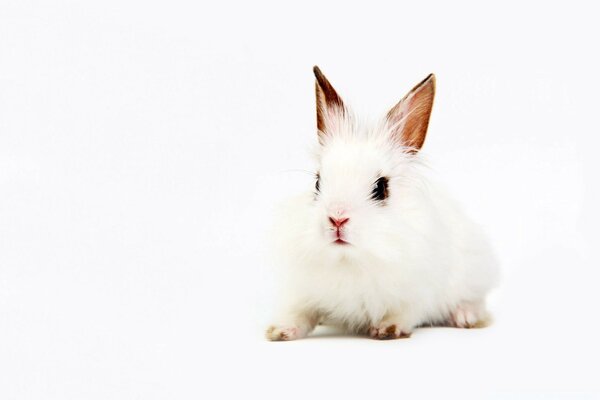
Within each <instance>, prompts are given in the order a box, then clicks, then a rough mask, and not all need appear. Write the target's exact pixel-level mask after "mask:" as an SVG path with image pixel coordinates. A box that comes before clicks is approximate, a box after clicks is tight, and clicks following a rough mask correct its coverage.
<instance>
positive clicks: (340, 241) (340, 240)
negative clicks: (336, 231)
mask: <svg viewBox="0 0 600 400" xmlns="http://www.w3.org/2000/svg"><path fill="white" fill-rule="evenodd" d="M333 243H334V244H338V245H348V244H350V243H348V242H346V241H345V240H344V239H342V238H337V239H336V240H335V241H334V242H333Z"/></svg>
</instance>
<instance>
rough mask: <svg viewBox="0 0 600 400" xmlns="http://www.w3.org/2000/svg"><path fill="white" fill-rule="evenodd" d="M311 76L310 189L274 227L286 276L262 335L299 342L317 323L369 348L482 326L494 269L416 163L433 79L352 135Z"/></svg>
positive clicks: (467, 225) (486, 249)
mask: <svg viewBox="0 0 600 400" xmlns="http://www.w3.org/2000/svg"><path fill="white" fill-rule="evenodd" d="M314 73H315V76H316V95H317V128H318V139H319V146H318V151H317V159H318V169H317V173H316V183H315V187H314V190H312V191H310V192H308V193H306V194H304V195H301V196H299V197H297V198H295V199H293V200H291V201H290V202H289V203H287V204H286V205H284V208H283V210H282V211H281V215H280V216H279V218H278V221H277V224H276V229H275V232H276V235H275V236H276V244H277V250H278V252H277V253H278V254H279V256H280V257H279V262H280V265H281V266H282V267H285V268H286V270H285V275H286V277H287V279H286V280H285V285H284V286H283V290H282V292H283V296H282V299H281V301H280V303H279V306H280V308H281V309H280V312H279V314H278V318H277V319H276V321H275V323H274V324H273V325H272V326H271V327H270V328H269V329H268V330H267V334H266V336H267V338H268V339H270V340H294V339H299V338H302V337H304V336H306V335H307V334H309V333H310V332H311V331H312V330H313V328H314V327H315V326H316V325H317V324H318V323H323V324H332V325H337V326H341V327H344V328H346V329H348V330H350V331H353V332H357V333H363V334H367V333H368V334H370V336H371V337H374V338H378V339H393V338H403V337H408V336H410V335H411V333H412V332H413V330H414V329H415V328H416V327H418V326H421V325H450V326H456V327H460V328H470V327H476V326H483V325H484V324H485V323H486V320H487V318H488V315H487V311H486V307H485V298H486V295H487V293H488V292H489V291H490V289H492V288H493V287H494V286H495V285H496V281H497V276H498V268H497V264H496V261H495V259H494V257H493V254H492V251H491V249H490V246H489V245H488V242H487V240H486V239H485V238H484V235H483V234H482V232H481V230H480V229H479V227H478V226H477V225H475V224H474V223H472V222H471V221H470V220H469V219H468V218H467V217H466V216H465V215H464V214H463V212H462V211H461V210H460V208H459V207H458V206H457V205H456V204H455V202H454V201H453V200H452V199H450V198H449V197H448V196H447V195H446V194H445V193H444V191H443V190H442V189H441V188H439V187H438V186H436V185H435V184H434V183H432V182H430V181H429V180H427V179H426V177H425V175H424V171H423V168H422V162H421V160H420V158H421V156H420V154H419V150H420V148H421V146H422V145H423V142H424V140H425V134H426V132H427V126H428V124H429V116H430V114H431V109H432V105H433V98H434V94H435V77H434V75H433V74H432V75H429V76H428V77H427V78H426V79H425V80H423V81H422V82H421V83H419V84H418V85H417V86H415V87H414V88H413V89H412V90H411V91H410V92H409V93H408V94H407V95H406V96H405V97H404V98H403V99H402V100H401V101H400V102H399V103H398V104H397V105H396V106H394V107H393V108H392V109H391V110H390V111H389V112H388V113H387V115H386V117H385V118H383V119H382V120H381V121H380V122H379V123H377V124H375V125H374V126H363V125H362V124H360V123H359V122H358V120H357V119H356V118H355V117H354V115H353V114H352V112H351V111H350V110H349V109H348V108H347V107H346V105H344V103H343V101H342V100H341V98H340V97H339V95H338V94H337V93H336V91H335V89H334V88H333V87H332V86H331V84H330V83H329V81H328V80H327V79H326V78H325V76H324V75H323V74H322V73H321V71H320V70H319V68H318V67H314Z"/></svg>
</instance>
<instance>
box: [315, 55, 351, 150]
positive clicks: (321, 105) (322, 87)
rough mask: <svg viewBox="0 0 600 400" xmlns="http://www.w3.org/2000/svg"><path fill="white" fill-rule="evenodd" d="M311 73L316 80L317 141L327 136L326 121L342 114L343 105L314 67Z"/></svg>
mask: <svg viewBox="0 0 600 400" xmlns="http://www.w3.org/2000/svg"><path fill="white" fill-rule="evenodd" d="M313 72H314V73H315V77H316V78H317V80H316V82H315V93H316V95H317V129H318V130H319V132H318V133H319V141H320V142H321V143H322V142H323V141H322V136H323V135H326V134H327V120H328V118H331V116H333V115H335V114H337V113H344V103H343V102H342V98H341V97H340V96H339V95H338V94H337V92H336V91H335V89H334V88H333V86H331V83H329V81H328V80H327V78H325V75H323V73H322V72H321V70H320V69H319V67H317V66H316V65H315V66H314V67H313Z"/></svg>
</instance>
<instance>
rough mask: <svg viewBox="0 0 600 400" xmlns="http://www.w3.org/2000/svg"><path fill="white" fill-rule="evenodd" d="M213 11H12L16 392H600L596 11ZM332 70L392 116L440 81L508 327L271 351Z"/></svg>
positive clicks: (224, 6)
mask: <svg viewBox="0 0 600 400" xmlns="http://www.w3.org/2000/svg"><path fill="white" fill-rule="evenodd" d="M213 3H215V4H210V5H209V4H204V3H202V2H198V1H189V2H163V3H160V2H149V1H143V2H142V1H139V2H134V1H103V2H95V4H92V3H91V2H90V4H85V3H84V2H79V1H72V2H42V1H38V2H36V1H5V0H3V1H1V2H0V398H2V399H3V400H9V399H192V398H194V399H201V398H204V399H207V398H226V397H227V398H262V399H272V398H273V399H274V398H283V399H296V398H310V397H316V398H323V397H325V396H328V397H332V398H353V397H356V398H362V399H366V398H386V399H392V398H399V399H401V398H408V397H411V398H414V397H422V396H433V397H435V398H440V396H441V395H445V396H446V397H452V398H453V397H457V398H461V399H465V398H478V399H480V398H517V397H518V396H521V397H522V398H528V399H531V398H569V399H572V398H598V396H600V395H599V390H600V384H599V382H598V369H599V368H598V359H599V358H600V351H599V345H598V342H599V340H600V339H599V334H600V329H599V324H600V322H599V317H598V314H599V313H598V305H600V302H599V300H600V296H599V293H598V281H599V278H600V273H599V272H598V271H599V268H600V265H598V264H599V263H598V257H597V255H596V254H597V252H598V246H597V244H598V243H597V240H594V239H596V236H597V232H596V227H597V226H598V221H597V217H598V213H597V211H596V210H597V207H598V203H599V200H600V199H599V191H598V185H597V181H598V174H597V170H598V167H599V166H600V162H599V160H598V156H597V144H598V135H599V134H600V131H599V125H598V122H597V121H598V118H597V114H598V103H599V102H598V89H599V88H600V81H599V78H598V74H597V71H598V69H599V68H600V62H599V61H598V58H597V57H598V41H597V39H598V37H600V32H599V29H598V27H597V12H595V11H594V10H593V8H592V7H591V6H590V7H586V6H585V5H584V4H583V3H581V4H580V3H577V2H572V3H569V6H568V8H565V7H558V6H554V5H551V4H550V2H543V3H540V4H530V5H528V4H525V2H519V3H518V4H515V5H509V4H508V3H506V2H503V3H498V4H497V5H483V4H482V3H480V2H477V3H473V4H467V3H463V2H457V1H448V2H440V3H439V4H425V3H423V2H419V1H412V2H390V3H380V2H376V1H370V2H365V3H364V4H362V5H356V6H355V5H351V4H349V3H347V2H340V3H339V4H333V3H326V2H310V1H304V2H296V4H294V5H285V4H284V3H283V2H272V3H268V4H267V3H265V2H261V1H251V2H250V1H249V2H239V3H231V2H219V3H218V4H216V2H213ZM313 64H318V65H319V66H320V67H321V68H322V69H323V71H324V72H325V74H326V75H327V76H328V78H329V79H330V80H331V82H332V83H333V84H334V86H336V89H337V90H338V92H339V93H340V94H341V95H342V96H343V97H344V99H345V100H346V102H347V103H350V104H352V105H354V106H355V108H356V109H357V110H360V111H368V112H372V114H371V115H376V114H377V113H379V114H381V113H384V112H385V111H387V109H388V108H389V107H391V106H392V105H393V104H394V103H395V102H396V101H397V100H399V99H400V98H401V97H402V96H403V95H404V94H405V93H406V92H407V91H408V90H409V89H410V88H411V87H412V86H413V85H414V84H416V83H417V82H419V81H420V80H421V79H423V78H424V77H425V76H426V75H427V74H428V73H430V72H435V73H436V75H437V79H438V95H437V98H436V104H435V107H434V112H433V117H432V121H431V125H430V130H429V135H428V138H427V141H426V144H425V153H426V156H427V158H428V160H429V161H430V164H431V165H432V167H433V168H434V169H435V170H437V172H438V175H439V176H440V178H441V179H443V180H444V181H445V182H446V184H447V185H448V186H449V187H450V188H451V191H452V192H453V193H454V194H455V195H456V196H457V197H458V198H460V199H461V200H462V202H463V203H465V205H466V207H467V209H468V210H469V211H470V214H471V215H472V216H473V217H474V218H475V219H477V220H478V221H480V222H481V223H483V225H484V226H485V227H486V229H487V231H488V232H489V234H490V236H491V237H492V239H493V241H494V245H495V247H496V249H497V252H498V254H499V256H500V258H501V260H502V269H503V275H504V279H503V283H502V286H501V287H500V289H499V290H498V291H496V292H495V293H494V294H493V296H492V297H491V308H492V310H493V311H494V314H495V317H496V323H495V325H493V326H492V327H490V328H488V329H484V330H469V331H467V330H458V329H449V328H435V329H422V330H418V331H417V332H415V334H414V335H413V337H412V338H411V339H409V340H400V341H385V342H378V341H373V340H370V339H366V338H354V337H348V336H343V335H339V334H336V333H331V332H327V331H323V330H320V331H319V330H318V331H317V332H316V334H315V336H314V337H313V338H309V339H307V340H304V341H298V342H292V343H269V342H266V341H265V340H263V329H264V328H265V327H266V325H267V324H268V322H269V315H270V311H271V310H272V306H273V301H274V300H273V297H272V292H273V279H272V278H271V277H272V271H271V269H270V266H269V264H268V263H267V262H266V260H267V258H266V256H265V255H266V246H265V240H264V237H265V233H266V231H267V228H268V226H269V223H270V221H271V212H272V208H273V206H274V205H275V204H276V202H277V201H279V200H281V199H283V198H285V197H286V196H289V195H292V194H295V193H297V192H299V191H301V190H305V189H306V188H307V187H308V186H309V185H312V180H311V177H310V175H308V174H306V173H303V172H302V170H307V171H311V170H313V168H314V165H313V164H312V161H311V159H310V157H309V150H310V148H311V146H313V145H314V143H315V115H314V98H313V95H314V94H313V93H314V92H313V90H314V86H313V85H314V82H313V76H312V72H311V68H312V66H313ZM373 113H375V114H373ZM231 396H236V397H231Z"/></svg>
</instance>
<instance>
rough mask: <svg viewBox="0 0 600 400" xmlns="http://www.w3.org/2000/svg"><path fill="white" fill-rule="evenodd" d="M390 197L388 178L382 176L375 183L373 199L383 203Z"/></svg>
mask: <svg viewBox="0 0 600 400" xmlns="http://www.w3.org/2000/svg"><path fill="white" fill-rule="evenodd" d="M388 195H389V193H388V178H386V177H383V176H382V177H381V178H379V179H377V181H376V182H375V188H373V192H372V193H371V198H372V199H373V200H380V201H381V200H385V199H387V197H388Z"/></svg>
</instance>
